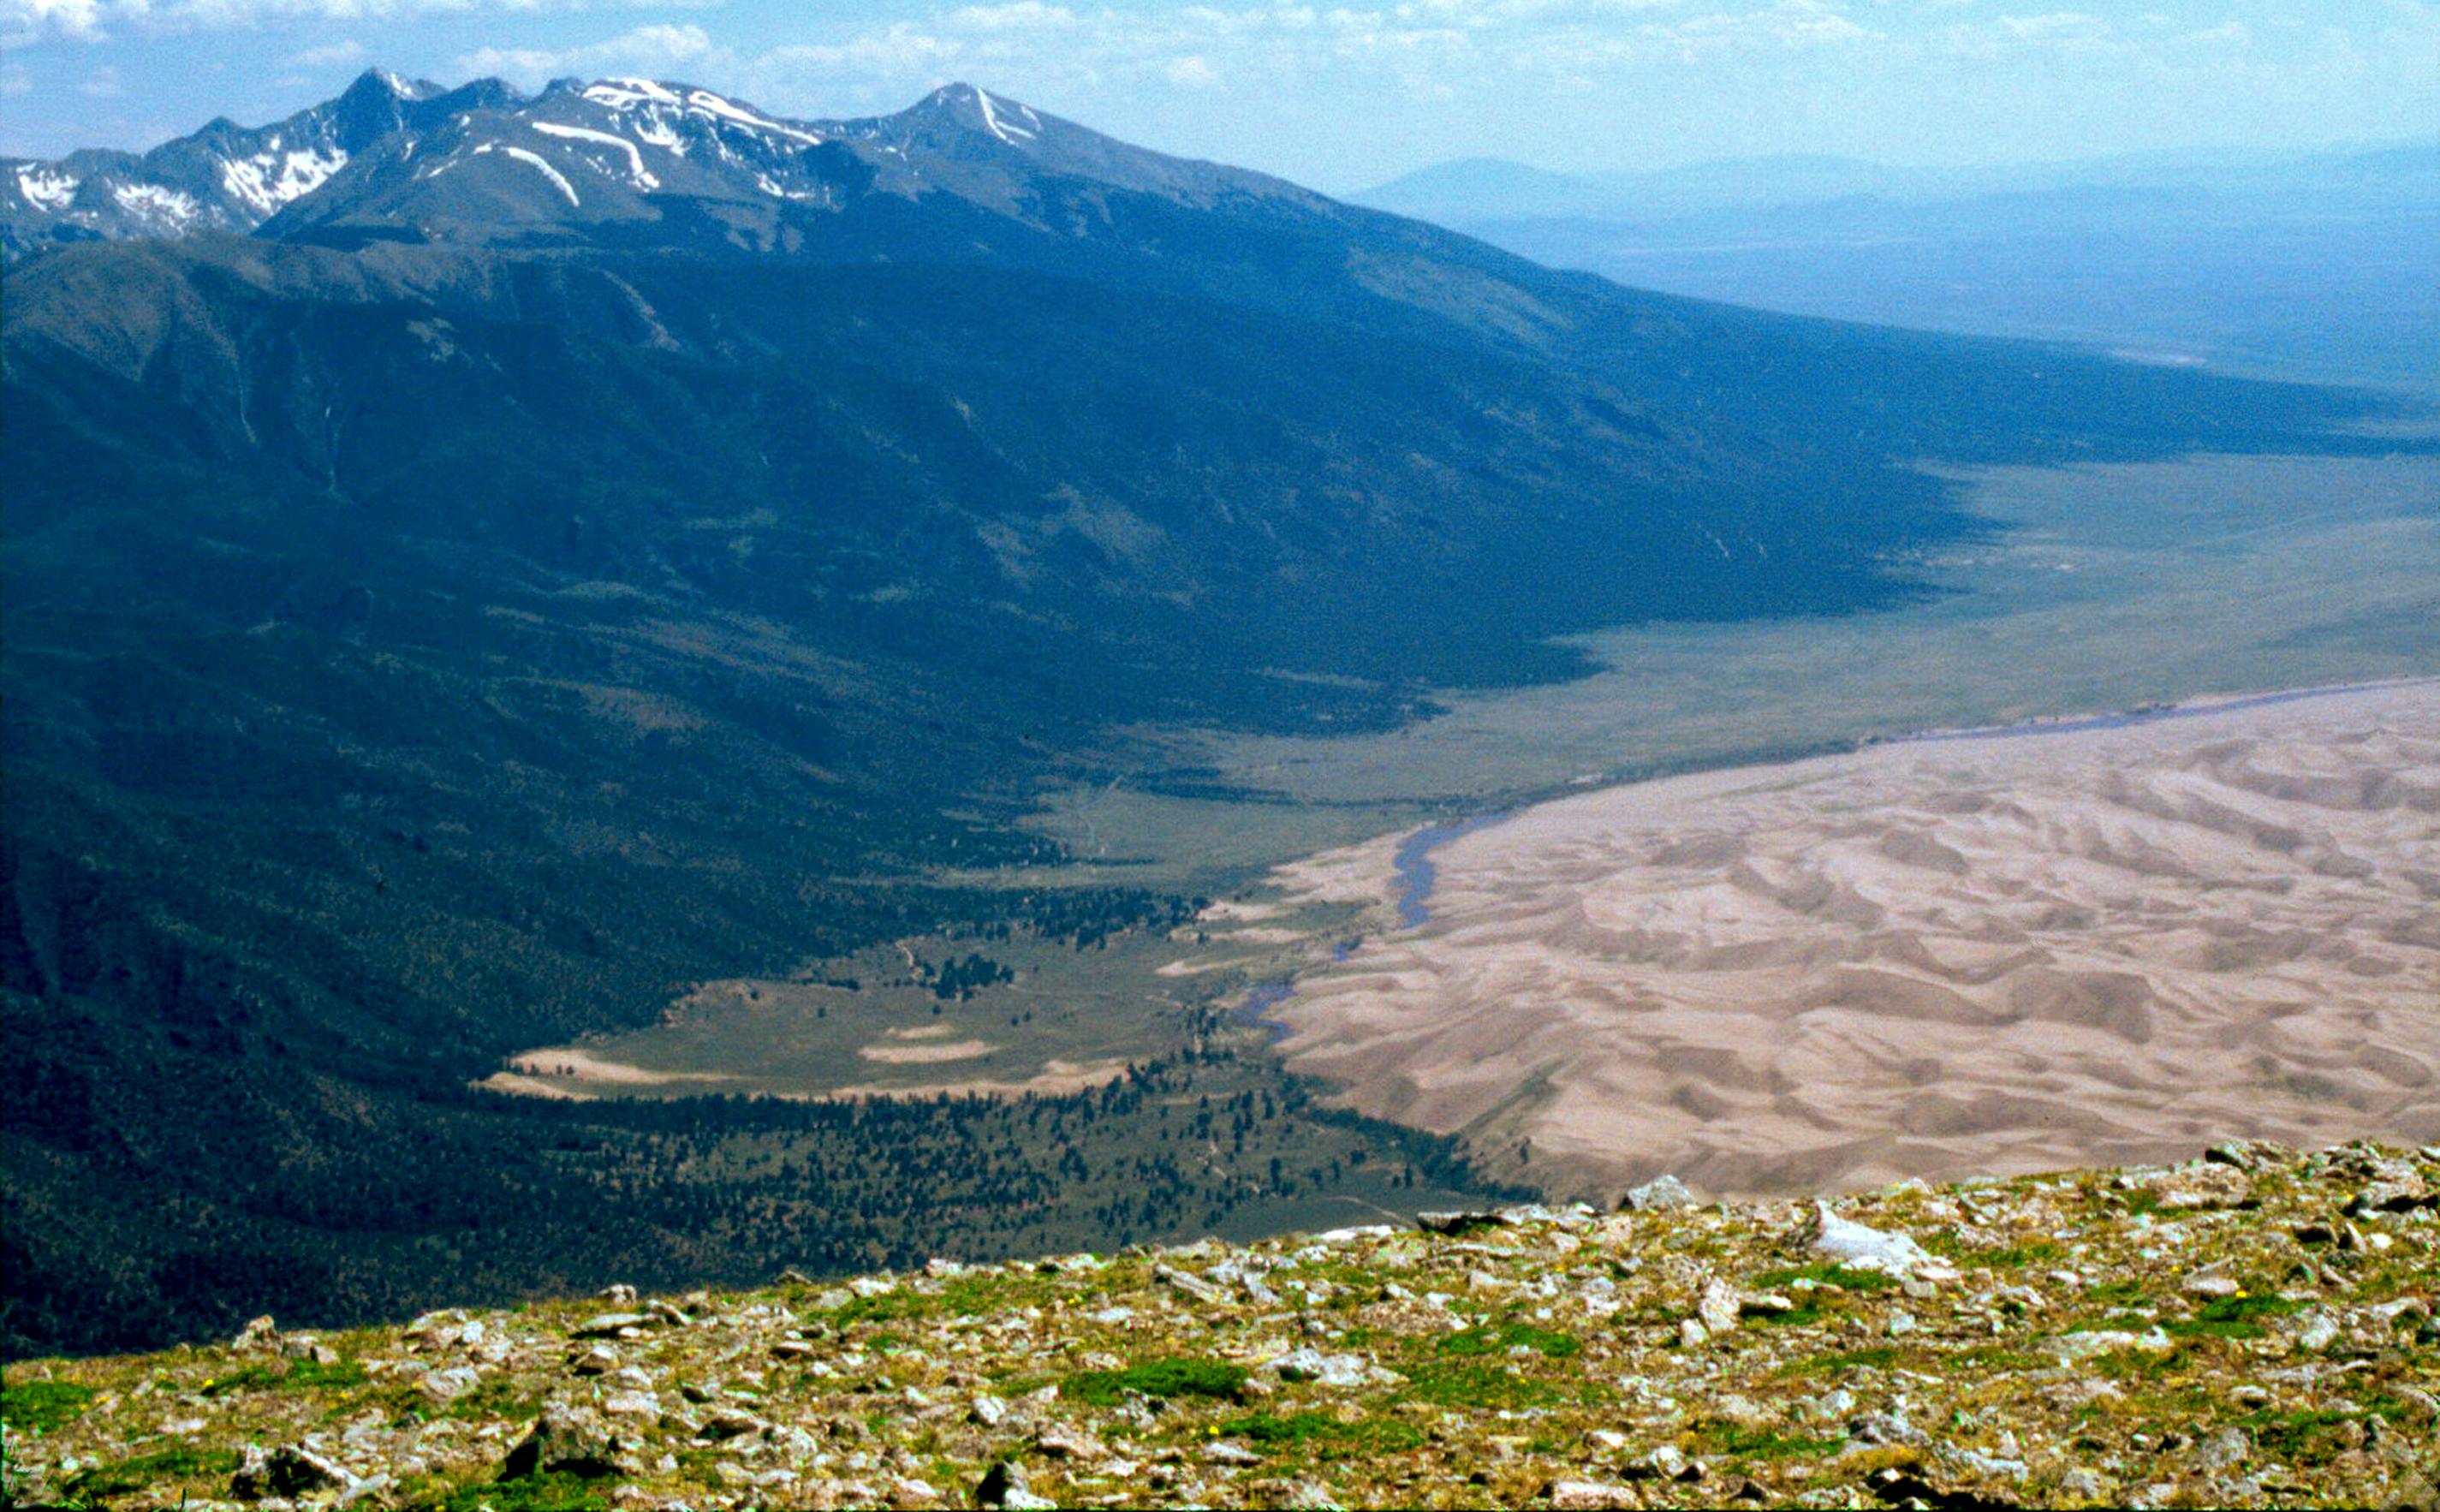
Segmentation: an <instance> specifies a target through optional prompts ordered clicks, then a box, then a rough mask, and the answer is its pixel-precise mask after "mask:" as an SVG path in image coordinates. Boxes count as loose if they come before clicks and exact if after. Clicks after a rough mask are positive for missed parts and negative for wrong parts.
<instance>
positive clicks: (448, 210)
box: [0, 69, 1328, 256]
mask: <svg viewBox="0 0 2440 1512" xmlns="http://www.w3.org/2000/svg"><path fill="white" fill-rule="evenodd" d="M1043 172H1050V173H1058V174H1063V175H1066V176H1069V177H1073V178H1077V179H1082V180H1088V181H1091V182H1095V183H1100V184H1105V185H1109V186H1112V187H1116V188H1121V189H1132V190H1138V191H1152V192H1159V193H1163V194H1168V195H1172V196H1175V197H1176V198H1178V199H1180V200H1182V201H1185V202H1188V203H1193V204H1202V205H1209V204H1211V203H1214V202H1216V201H1217V200H1219V199H1221V198H1223V197H1229V196H1234V197H1237V198H1239V199H1241V200H1247V201H1252V200H1261V199H1274V200H1278V201H1280V202H1282V203H1283V204H1293V205H1295V206H1297V207H1300V208H1302V209H1307V210H1310V209H1314V208H1317V207H1321V206H1324V205H1326V204H1327V203H1328V202H1327V201H1324V200H1322V199H1321V197H1320V196H1319V195H1315V194H1311V193H1309V192H1307V191H1304V190H1301V189H1295V188H1294V187H1293V186H1290V185H1287V184H1284V183H1282V182H1280V181H1278V180H1275V179H1269V178H1266V177H1265V176H1264V175H1261V174H1258V173H1252V172H1248V171H1242V170H1235V169H1228V168H1222V167H1219V166H1217V165H1213V164H1209V163H1198V162H1189V161H1186V160H1182V159H1176V158H1169V157H1164V156H1161V155H1160V154H1157V153H1147V152H1144V151H1141V150H1139V149H1135V148H1130V147H1127V146H1124V145H1123V144H1121V143H1117V142H1114V141H1112V140H1111V139H1109V138H1107V137H1104V136H1102V135H1099V134H1098V133H1095V132H1091V131H1089V130H1086V129H1085V128H1084V127H1081V126H1078V125H1076V124H1075V123H1073V122H1070V121H1066V120H1062V119H1060V118H1058V117H1050V116H1046V115H1044V114H1042V113H1040V112H1037V111H1035V110H1033V109H1032V108H1031V107H1030V106H1027V105H1024V104H1021V103H1019V102H1016V101H1014V100H1009V99H1001V98H998V97H996V96H994V95H992V94H990V93H989V92H988V91H985V90H982V89H978V88H977V87H975V86H972V85H969V84H962V83H961V84H951V85H946V86H943V87H942V88H940V89H937V90H935V91H933V92H932V94H931V95H929V96H928V97H926V98H925V99H923V100H921V101H919V102H918V103H917V104H915V105H913V106H911V107H910V108H908V109H906V110H905V111H902V112H899V113H897V114H895V115H891V116H885V117H870V118H863V119H850V120H819V121H799V120H790V119H786V118H782V117H777V116H774V115H771V114H769V113H766V112H763V111H762V110H759V109H757V108H755V107H754V106H752V105H750V104H746V103H745V102H742V101H739V100H736V99H730V98H728V97H727V96H723V95H720V94H717V93H715V92H713V91H710V90H707V89H701V88H697V87H695V86H692V85H688V84H665V83H662V82H659V81H653V80H648V79H637V78H614V79H604V80H600V81H593V82H591V83H585V82H582V81H576V80H562V81H557V82H554V83H553V84H551V85H550V86H549V87H548V88H547V89H545V90H543V91H542V92H541V93H540V94H538V95H534V96H526V95H523V94H521V93H519V92H518V91H517V90H515V89H513V88H512V87H511V86H510V85H508V84H506V83H504V82H502V81H499V80H496V79H486V80H480V81H474V82H471V83H468V84H464V85H461V86H459V87H457V88H455V89H444V88H443V87H442V86H440V85H439V84H435V83H432V82H429V81H409V80H406V79H404V78H401V77H400V76H398V75H396V74H392V73H388V72H386V71H384V70H380V69H374V70H368V72H366V73H365V74H364V75H363V76H362V77H360V78H359V79H357V80H356V81H355V82H354V83H353V84H351V85H350V87H349V88H348V90H347V91H346V92H345V93H343V94H341V95H340V96H338V97H337V98H335V99H332V100H329V101H327V102H325V103H323V104H320V105H317V106H314V107H313V108H311V109H308V110H304V111H300V112H298V113H297V114H296V115H295V116H292V117H288V118H287V119H285V120H282V121H278V122H274V123H272V124H270V125H267V126H263V127H260V128H252V129H249V128H245V127H241V126H238V125H236V124H235V123H233V122H230V121H228V120H226V119H221V120H215V121H213V122H211V123H210V124H209V125H207V126H206V127H204V128H203V129H202V130H200V131H198V132H196V133H194V134H192V135H188V136H185V137H181V138H178V139H176V140H174V141H170V142H168V143H164V144H163V145H161V146H159V147H156V148H154V149H152V150H151V151H150V152H147V153H141V154H136V153H123V152H111V151H104V150H88V151H82V152H78V153H70V154H69V155H67V156H66V157H63V158H58V159H52V160H47V161H46V160H38V159H29V158H5V159H0V225H5V227H6V245H7V247H8V248H9V253H10V255H11V256H16V255H22V254H23V253H25V252H27V251H31V250H33V249H35V248H37V247H40V246H43V245H46V244H50V243H58V242H67V241H82V240H97V239H99V240H113V239H119V238H126V237H139V236H143V237H175V236H181V235H185V234H188V233H190V232H195V231H206V230H218V231H232V232H240V233H246V232H254V231H257V230H262V231H264V233H265V234H266V235H269V236H271V237H273V238H275V239H281V240H293V239H308V240H326V239H333V238H347V237H365V236H380V237H387V238H393V239H405V240H415V239H421V238H422V237H425V236H436V237H440V238H442V239H450V240H466V239H480V240H493V241H499V240H507V241H517V240H528V239H532V238H535V237H537V236H541V235H543V234H544V233H545V232H546V229H547V228H548V227H552V226H563V227H564V226H601V225H618V224H625V225H636V224H639V223H641V224H649V223H654V222H656V221H663V220H665V219H668V218H669V212H670V211H671V210H672V209H673V207H675V206H677V205H678V204H680V203H681V202H689V201H691V202H697V204H696V208H695V209H694V211H693V213H692V214H691V215H690V216H688V217H686V218H684V220H683V222H682V224H681V225H673V226H672V227H671V228H670V229H671V234H672V237H673V240H676V241H679V242H685V241H688V240H690V239H691V238H692V237H696V236H700V235H701V233H702V232H703V230H704V228H705V225H706V218H707V217H708V218H709V221H710V222H711V223H713V224H717V225H721V226H723V227H725V228H726V229H727V231H728V232H730V233H731V234H732V236H733V237H734V238H735V239H736V240H737V241H738V243H739V244H747V243H750V242H751V241H752V240H753V238H754V237H755V236H756V235H757V234H759V235H760V237H761V238H762V244H763V245H764V246H777V245H780V244H782V243H785V241H786V240H787V238H786V237H785V236H784V235H783V234H782V233H781V231H780V226H781V225H783V224H784V223H785V222H787V221H788V220H789V219H790V217H789V216H788V215H787V214H785V213H784V212H786V211H788V210H790V209H794V210H795V211H797V212H798V215H799V216H801V215H802V213H803V212H805V211H807V210H830V211H835V210H838V209H840V208H842V207H844V206H845V204H846V203H847V202H848V201H849V200H850V199H852V198H853V197H856V196H859V195H861V194H864V193H868V192H871V191H874V190H876V189H877V190H880V191H884V192H888V193H892V194H896V195H900V196H902V197H906V198H911V197H913V196H914V195H916V194H919V193H924V192H929V191H933V190H937V189H947V190H949V191H950V192H953V193H956V194H958V195H960V196H961V197H964V198H968V199H971V200H974V201H975V202H977V203H979V204H984V205H988V206H990V207H993V208H995V209H996V210H998V211H1001V212H1002V213H1009V214H1014V215H1018V216H1020V217H1022V216H1023V215H1024V214H1025V213H1026V211H1027V209H1028V206H1027V205H1026V200H1027V196H1026V194H1025V192H1024V188H1023V184H1022V179H1023V178H1024V177H1025V176H1026V175H1028V174H1038V173H1043ZM705 204H709V205H716V206H719V207H721V208H720V209H718V210H709V211H707V210H705V209H703V208H702V206H703V205H705ZM798 234H799V235H801V230H799V232H798Z"/></svg>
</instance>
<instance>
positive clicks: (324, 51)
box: [288, 37, 365, 68]
mask: <svg viewBox="0 0 2440 1512" xmlns="http://www.w3.org/2000/svg"><path fill="white" fill-rule="evenodd" d="M288 61H289V62H290V63H296V64H299V65H301V66H303V67H307V68H346V67H350V66H351V65H353V64H355V63H363V62H364V61H365V45H364V44H363V43H361V42H358V41H357V40H356V39H355V38H353V37H350V38H349V39H348V40H347V41H345V42H334V43H332V44H331V45H329V46H326V47H308V48H306V49H305V50H304V51H303V52H300V53H297V54H296V55H295V56H293V57H291V58H290V59H289V60H288Z"/></svg>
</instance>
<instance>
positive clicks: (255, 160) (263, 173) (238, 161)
mask: <svg viewBox="0 0 2440 1512" xmlns="http://www.w3.org/2000/svg"><path fill="white" fill-rule="evenodd" d="M279 145H280V144H279V138H278V137H277V136H274V137H273V138H272V139H271V144H270V146H271V150H270V151H267V152H261V153H255V154H254V155H253V156H251V157H235V158H231V159H229V160H228V161H227V162H224V163H223V164H222V165H221V186H222V188H224V189H227V190H228V192H229V194H230V196H231V197H232V198H234V199H236V200H238V201H240V202H241V203H242V204H244V205H245V206H247V207H249V208H252V209H254V210H256V211H258V212H260V214H263V215H269V214H271V213H272V212H274V211H276V210H278V208H279V207H281V206H283V205H287V204H291V203H293V202H294V201H296V200H299V199H302V198H304V197H305V196H306V195H308V194H311V193H313V192H314V190H315V189H320V188H321V187H322V186H323V185H324V184H325V183H327V182H328V181H329V180H330V177H331V175H332V174H333V173H335V172H337V171H339V170H341V169H343V168H345V167H347V166H348V154H347V153H344V152H342V151H340V150H339V149H338V148H335V147H331V148H320V149H314V150H311V151H307V152H281V151H279Z"/></svg>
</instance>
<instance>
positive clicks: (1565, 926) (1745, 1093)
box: [1273, 682, 2440, 1198]
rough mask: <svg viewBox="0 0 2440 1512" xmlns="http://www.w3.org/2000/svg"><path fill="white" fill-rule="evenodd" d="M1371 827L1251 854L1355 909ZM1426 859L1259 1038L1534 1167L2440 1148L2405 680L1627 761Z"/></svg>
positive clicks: (1810, 1178) (1611, 1176)
mask: <svg viewBox="0 0 2440 1512" xmlns="http://www.w3.org/2000/svg"><path fill="white" fill-rule="evenodd" d="M1396 839H1397V837H1382V838H1380V839H1377V840H1373V841H1371V842H1368V843H1367V844H1365V845H1362V846H1357V847H1353V848H1350V849H1348V850H1345V851H1339V852H1334V853H1330V854H1328V855H1321V856H1316V857H1312V858H1309V859H1307V860H1305V861H1301V862H1299V863H1296V864H1295V865H1293V866H1290V867H1286V868H1283V869H1282V870H1281V871H1280V872H1279V873H1276V875H1275V878H1274V880H1276V881H1278V882H1279V883H1281V884H1282V885H1283V887H1285V888H1286V889H1287V890H1288V891H1290V892H1291V894H1293V895H1296V896H1298V897H1301V898H1303V899H1306V900H1309V901H1344V902H1363V903H1372V904H1384V903H1386V902H1387V901H1388V900H1389V899H1390V897H1391V896H1392V895H1393V894H1394V891H1395V886H1396V884H1395V881H1394V879H1393V877H1392V875H1391V872H1390V867H1391V856H1392V855H1393V852H1394V849H1395V843H1396ZM1433 859H1434V862H1435V864H1436V866H1437V868H1438V878H1439V879H1438V886H1437V889H1436V891H1434V893H1433V895H1432V898H1431V917H1430V919H1429V920H1428V922H1427V923H1426V924H1425V925H1423V926H1422V927H1419V928H1416V929H1412V930H1404V931H1400V930H1391V931H1389V932H1386V933H1381V934H1376V935H1374V936H1372V937H1371V938H1369V939H1367V940H1366V942H1365V943H1364V944H1363V945H1362V946H1361V947H1360V948H1359V949H1358V950H1357V951H1356V952H1355V954H1354V955H1353V956H1352V957H1351V958H1350V959H1348V960H1347V961H1346V962H1344V963H1341V964H1338V965H1335V966H1330V967H1325V968H1322V969H1320V970H1318V971H1315V972H1312V973H1309V974H1308V975H1306V976H1305V977H1303V978H1301V979H1300V981H1299V982H1298V990H1297V995H1296V996H1295V997H1294V998H1292V999H1288V1000H1287V1001H1285V1002H1283V1003H1282V1004H1280V1005H1279V1006H1278V1007H1277V1008H1276V1009H1275V1010H1273V1013H1274V1016H1275V1017H1277V1018H1278V1019H1279V1020H1280V1021H1281V1022H1283V1023H1284V1024H1286V1025H1287V1026H1289V1029H1290V1030H1291V1034H1290V1035H1289V1037H1288V1038H1287V1039H1286V1040H1285V1041H1284V1042H1283V1045H1282V1047H1281V1049H1282V1051H1283V1053H1285V1054H1286V1056H1287V1057H1288V1060H1289V1063H1290V1065H1291V1067H1292V1068H1293V1069H1294V1070H1296V1071H1302V1072H1307V1073H1311V1074H1316V1075H1319V1076H1323V1077H1327V1078H1329V1079H1331V1080H1333V1081H1336V1082H1337V1083H1339V1084H1341V1086H1342V1087H1343V1088H1344V1089H1346V1090H1345V1100H1346V1101H1347V1102H1348V1103H1349V1104H1350V1105H1352V1106H1353V1107H1356V1108H1359V1109H1361V1110H1362V1111H1364V1112H1366V1113H1370V1114H1373V1115H1375V1116H1380V1117H1386V1118H1390V1119H1395V1120H1397V1121H1400V1122H1402V1123H1407V1124H1410V1125H1419V1126H1422V1127H1425V1128H1429V1129H1434V1130H1440V1131H1450V1132H1453V1131H1461V1130H1463V1131H1468V1132H1470V1133H1471V1134H1472V1135H1473V1136H1474V1137H1475V1139H1476V1141H1477V1143H1478V1145H1479V1147H1480V1148H1482V1149H1483V1150H1485V1151H1487V1152H1493V1154H1494V1160H1493V1162H1492V1163H1493V1168H1494V1169H1495V1170H1497V1171H1498V1172H1500V1173H1501V1174H1507V1173H1509V1172H1510V1171H1513V1170H1515V1169H1516V1167H1515V1165H1514V1164H1513V1155H1509V1156H1507V1157H1506V1158H1502V1152H1513V1151H1514V1150H1515V1149H1516V1147H1517V1145H1518V1143H1519V1142H1521V1141H1525V1140H1530V1141H1531V1159H1530V1161H1529V1163H1527V1164H1526V1165H1525V1167H1524V1168H1523V1173H1522V1174H1524V1175H1526V1176H1527V1177H1528V1178H1530V1179H1534V1180H1535V1181H1536V1182H1537V1183H1539V1184H1542V1185H1544V1186H1545V1187H1547V1188H1549V1189H1551V1190H1552V1191H1554V1192H1557V1193H1562V1194H1569V1195H1583V1196H1589V1197H1604V1198H1606V1197H1615V1196H1616V1194H1617V1192H1618V1191H1619V1190H1620V1189H1621V1188H1622V1187H1624V1186H1625V1185H1626V1184H1628V1183H1630V1182H1633V1181H1637V1180H1641V1179H1646V1178H1649V1177H1651V1176H1654V1175H1658V1174H1660V1172H1663V1171H1674V1172H1676V1173H1677V1174H1678V1175H1680V1176H1682V1177H1683V1178H1685V1179H1687V1180H1688V1181H1689V1182H1690V1183H1691V1184H1693V1185H1695V1187H1696V1188H1697V1189H1698V1190H1702V1191H1705V1192H1709V1193H1715V1194H1723V1195H1726V1194H1758V1193H1780V1192H1793V1191H1812V1190H1824V1189H1839V1188H1853V1187H1860V1186H1866V1185H1871V1184H1875V1183H1879V1182H1885V1181H1889V1180H1893V1179H1898V1178H1902V1177H1907V1176H1922V1177H1925V1178H1928V1179H1944V1178H1957V1177H1962V1176H1965V1175H1971V1174H1982V1173H1996V1174H2006V1173H2015V1172H2023V1171H2029V1170H2036V1169H2044V1168H2052V1167H2060V1166H2068V1165H2078V1164H2120V1163H2127V1162H2134V1161H2153V1160H2161V1159H2167V1158H2184V1157H2188V1156H2191V1155H2192V1154H2193V1153H2194V1152H2195V1151H2196V1149H2197V1147H2198V1145H2199V1144H2201V1143H2208V1142H2211V1141H2215V1140H2218V1139H2222V1138H2228V1137H2234V1136H2262V1137H2270V1138H2275V1139H2283V1140H2287V1141H2290V1142H2294V1143H2304V1144H2320V1143H2331V1142H2335V1141H2339V1140H2343V1139H2348V1138H2352V1137H2356V1136H2359V1135H2377V1136H2380V1137H2383V1138H2386V1139H2389V1140H2393V1141H2397V1140H2402V1141H2405V1142H2407V1143H2431V1142H2434V1141H2440V683H2433V682H2421V683H2413V684H2401V685H2395V686H2391V687H2385V688H2379V689H2374V690H2366V691H2359V692H2353V693H2337V694H2331V695H2328V696H2321V697H2315V698H2312V699H2310V700H2308V701H2304V702H2298V703H2291V704H2285V705H2279V706H2274V707H2265V708H2252V709H2233V710H2226V711H2215V712H2209V713H2202V714H2196V715H2191V716H2187V717H2180V718H2178V719H2174V720H2167V721H2162V722H2160V723H2156V724H2146V725H2140V726H2136V727H2132V728H2126V729H2095V730H2085V731H2076V732H2071V733H2058V732H2050V733H2037V734H2014V735H1997V736H1990V737H1976V738H1965V739H1947V740H1940V741H1929V742H1907V743H1899V744H1893V745H1888V746H1881V747H1873V748H1870V749H1867V750H1863V751H1860V752H1857V753H1854V754H1851V755H1841V756H1833V757H1824V758H1820V759H1816V760H1811V761H1805V762H1799V763H1793V764H1789V765H1781V766H1772V767H1749V768H1743V769H1738V770H1732V771H1722V772H1711V773H1704V774H1701V775H1697V776H1692V777H1684V778H1675V779H1670V780H1667V781H1663V782H1656V783H1641V784H1636V785H1632V786H1626V787H1621V788H1615V789H1610V790H1607V791H1603V792H1597V793H1590V794H1587V795H1584V796H1582V797H1576V798H1570V799H1565V800H1562V801H1555V802H1551V803H1546V804H1543V805H1540V806H1537V807H1534V808H1532V809H1529V810H1526V811H1524V812H1522V813H1520V814H1517V815H1516V816H1515V817H1514V818H1512V819H1509V820H1508V821H1507V822H1505V823H1502V824H1499V825H1497V826H1494V827H1491V828H1487V829H1483V830H1480V831H1478V832H1476V833H1474V834H1471V835H1468V836H1466V837H1462V838H1461V839H1458V840H1455V841H1452V842H1450V843H1448V844H1447V845H1444V846H1443V847H1442V848H1440V849H1439V850H1437V851H1436V852H1434V853H1433Z"/></svg>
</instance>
